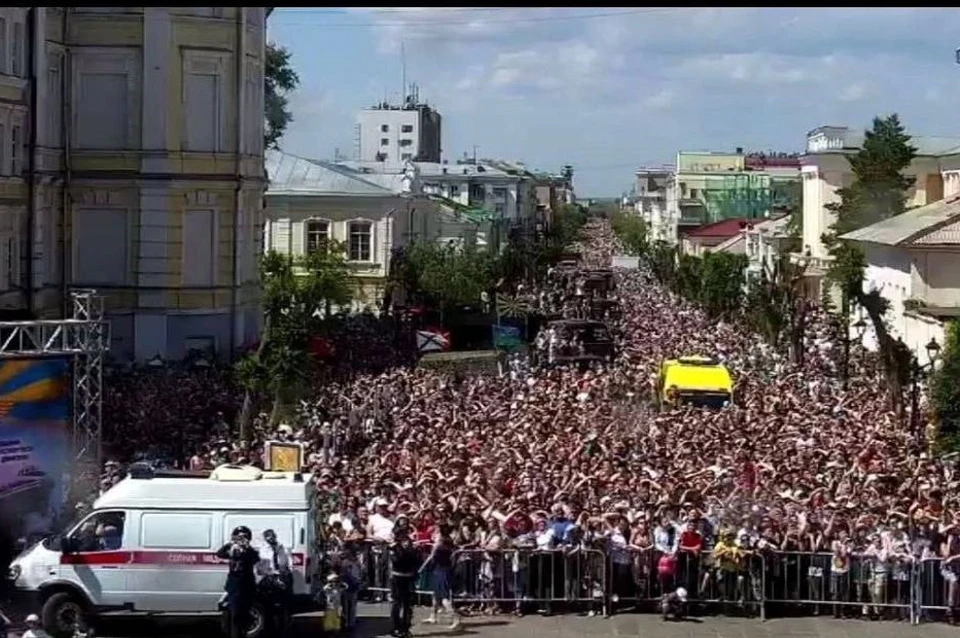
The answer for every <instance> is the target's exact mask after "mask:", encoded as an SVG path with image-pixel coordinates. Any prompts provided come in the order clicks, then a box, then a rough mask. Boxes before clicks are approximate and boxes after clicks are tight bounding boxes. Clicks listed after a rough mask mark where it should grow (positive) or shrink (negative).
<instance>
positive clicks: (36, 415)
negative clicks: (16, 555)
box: [0, 358, 71, 537]
mask: <svg viewBox="0 0 960 638" xmlns="http://www.w3.org/2000/svg"><path fill="white" fill-rule="evenodd" d="M68 363H69V361H68V360H67V359H61V358H56V359H8V360H0V517H2V518H3V519H4V520H5V521H12V522H15V524H16V528H15V529H12V530H8V532H10V533H13V534H16V535H17V536H27V537H33V536H37V535H41V534H48V533H50V532H51V531H52V528H53V525H54V522H55V521H56V519H57V518H58V516H59V514H60V509H61V507H62V506H63V503H64V500H65V495H66V489H67V487H68V483H69V482H68V478H67V475H68V472H69V470H70V440H71V437H70V423H69V403H68V401H69V397H70V389H69V388H70V383H69V380H68V377H67V371H68Z"/></svg>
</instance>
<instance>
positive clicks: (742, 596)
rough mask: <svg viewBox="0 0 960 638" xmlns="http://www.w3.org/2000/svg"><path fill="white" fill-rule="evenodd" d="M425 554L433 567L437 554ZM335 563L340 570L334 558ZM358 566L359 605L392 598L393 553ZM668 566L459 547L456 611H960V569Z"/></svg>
mask: <svg viewBox="0 0 960 638" xmlns="http://www.w3.org/2000/svg"><path fill="white" fill-rule="evenodd" d="M420 550H421V552H422V554H423V558H424V559H426V557H427V556H428V555H429V553H430V547H429V546H421V547H420ZM328 556H329V559H330V560H331V562H333V563H335V562H336V556H337V552H336V551H334V550H331V551H330V552H328ZM357 558H358V562H359V564H360V571H361V581H362V585H361V598H367V599H373V600H375V601H385V600H387V599H388V595H389V592H390V558H389V551H388V549H387V546H386V545H385V544H383V543H371V542H364V543H361V544H359V545H358V548H357ZM662 558H663V554H662V553H661V552H659V551H657V550H654V549H649V550H634V549H631V550H627V549H622V550H618V549H616V548H614V549H611V550H610V551H601V550H597V549H581V548H558V549H552V550H538V549H531V548H509V549H501V550H496V551H493V550H483V549H458V550H456V551H455V552H454V553H453V574H452V580H453V583H452V585H453V599H454V603H455V604H457V605H458V606H462V607H468V608H470V607H474V608H483V609H484V610H485V611H516V612H520V613H523V612H525V611H550V612H552V611H557V612H562V611H571V610H576V611H583V612H588V613H591V614H593V613H604V614H613V613H616V612H618V611H626V610H628V609H635V610H638V611H648V612H649V611H657V610H658V609H659V601H660V600H661V599H662V597H663V595H664V594H666V593H669V592H672V591H675V590H676V588H677V587H684V588H685V589H686V590H687V592H688V595H689V601H690V604H691V605H692V606H693V610H694V611H696V610H697V608H698V607H699V608H700V609H702V610H703V611H720V612H723V613H753V614H756V615H758V616H759V617H760V618H761V619H762V620H764V619H766V618H767V616H768V615H773V616H785V615H786V616H789V615H798V614H804V615H806V614H810V615H819V614H824V615H826V614H832V615H834V616H836V617H870V618H879V619H890V620H910V621H911V622H912V623H918V622H921V621H923V620H941V619H944V618H947V619H953V618H954V612H955V611H958V612H960V561H957V562H955V563H954V562H951V563H946V562H945V561H944V560H943V559H940V558H931V559H925V560H923V561H915V560H913V559H911V558H909V557H902V556H894V557H885V559H884V560H880V559H879V558H877V557H876V556H872V555H870V554H852V555H849V556H847V557H846V560H845V561H840V560H836V559H835V556H834V555H833V554H831V553H827V552H819V553H815V552H782V551H766V552H748V553H745V554H744V555H743V557H742V558H741V559H740V560H739V561H737V562H734V563H729V562H727V561H724V564H722V565H721V564H719V563H718V561H717V560H716V559H714V558H713V557H712V556H711V555H709V554H708V553H702V554H693V553H688V552H678V553H677V554H676V560H675V561H674V562H673V563H672V567H670V565H671V563H670V561H661V559H662ZM364 594H366V596H364ZM417 594H418V595H420V596H421V597H427V598H429V597H430V596H431V595H432V591H431V582H430V571H429V569H428V570H426V571H425V572H424V573H422V574H421V575H420V577H419V578H418V580H417ZM422 602H425V603H427V604H429V603H428V601H427V600H422ZM740 610H743V611H742V612H741V611H740Z"/></svg>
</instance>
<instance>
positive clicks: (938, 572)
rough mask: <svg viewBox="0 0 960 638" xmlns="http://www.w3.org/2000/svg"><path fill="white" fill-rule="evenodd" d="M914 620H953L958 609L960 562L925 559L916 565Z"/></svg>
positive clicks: (959, 601)
mask: <svg viewBox="0 0 960 638" xmlns="http://www.w3.org/2000/svg"><path fill="white" fill-rule="evenodd" d="M916 572H917V580H916V585H915V587H914V592H915V594H914V597H915V599H916V600H917V605H916V621H917V622H922V621H924V620H951V621H953V620H956V619H957V615H958V612H960V561H956V562H950V563H948V562H946V561H945V560H943V559H942V558H927V559H924V560H922V561H920V562H919V563H918V565H917V570H916Z"/></svg>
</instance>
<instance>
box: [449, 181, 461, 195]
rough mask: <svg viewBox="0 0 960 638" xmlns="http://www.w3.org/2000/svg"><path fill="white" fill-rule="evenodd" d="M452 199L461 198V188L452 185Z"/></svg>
mask: <svg viewBox="0 0 960 638" xmlns="http://www.w3.org/2000/svg"><path fill="white" fill-rule="evenodd" d="M450 197H460V186H458V185H457V184H450Z"/></svg>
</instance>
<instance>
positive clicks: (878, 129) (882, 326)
mask: <svg viewBox="0 0 960 638" xmlns="http://www.w3.org/2000/svg"><path fill="white" fill-rule="evenodd" d="M916 152H917V149H916V148H915V147H914V146H912V145H911V144H910V136H909V135H908V134H907V133H906V130H905V129H904V127H903V125H902V124H901V123H900V118H899V117H898V116H897V115H896V114H892V115H889V116H887V117H882V118H881V117H876V118H874V120H873V128H872V129H870V130H868V131H866V134H865V137H864V142H863V146H862V147H861V148H860V150H859V151H858V152H857V153H856V154H854V155H851V156H850V157H848V160H849V162H850V168H851V171H852V172H853V182H852V183H851V184H850V186H847V187H845V188H841V189H840V190H839V191H838V193H837V194H838V195H839V196H840V201H839V202H837V203H835V204H830V205H828V206H827V208H828V210H830V211H831V212H832V213H833V214H835V215H836V219H835V221H834V223H833V224H832V225H831V226H830V230H829V232H827V233H825V234H824V235H823V237H822V240H823V243H824V245H825V246H826V247H827V250H828V251H829V253H830V256H831V257H832V262H831V264H830V268H829V270H828V272H827V279H828V281H830V282H831V283H833V284H835V285H836V286H838V288H839V289H840V292H841V295H842V296H841V299H842V304H841V308H840V311H841V315H842V316H843V317H844V319H845V320H847V319H848V318H849V316H850V311H851V305H852V304H856V305H858V306H860V307H861V308H863V309H864V310H865V311H866V313H867V315H868V316H869V317H870V322H871V324H872V325H873V327H874V331H875V333H876V335H877V343H878V346H879V352H880V356H881V358H882V360H883V364H884V371H885V374H886V379H887V385H888V394H889V396H890V399H891V402H892V404H893V407H894V409H895V410H897V411H898V412H900V413H902V409H903V397H902V385H903V383H904V381H905V379H906V377H907V375H908V371H909V359H910V354H909V352H908V351H906V349H905V346H904V345H903V342H902V341H899V340H896V339H894V338H893V337H892V336H891V335H890V331H889V330H888V329H887V326H886V323H885V319H884V317H885V315H886V312H887V310H888V308H889V302H888V301H887V300H886V299H885V298H884V297H883V296H882V295H881V293H880V291H878V290H865V289H864V286H863V276H864V271H865V269H866V260H865V258H864V254H863V251H862V250H860V248H859V247H858V246H856V245H855V244H852V243H850V242H848V241H845V240H843V239H841V236H842V235H844V234H845V233H849V232H851V231H854V230H858V229H860V228H863V227H865V226H869V225H870V224H874V223H876V222H879V221H882V220H884V219H887V218H890V217H893V216H895V215H900V214H901V213H903V212H904V211H905V210H906V209H907V191H908V190H909V188H910V187H911V186H912V185H913V182H914V178H912V177H910V176H907V175H905V174H904V171H905V170H906V169H907V168H908V167H909V166H910V163H911V161H913V158H914V157H916Z"/></svg>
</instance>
